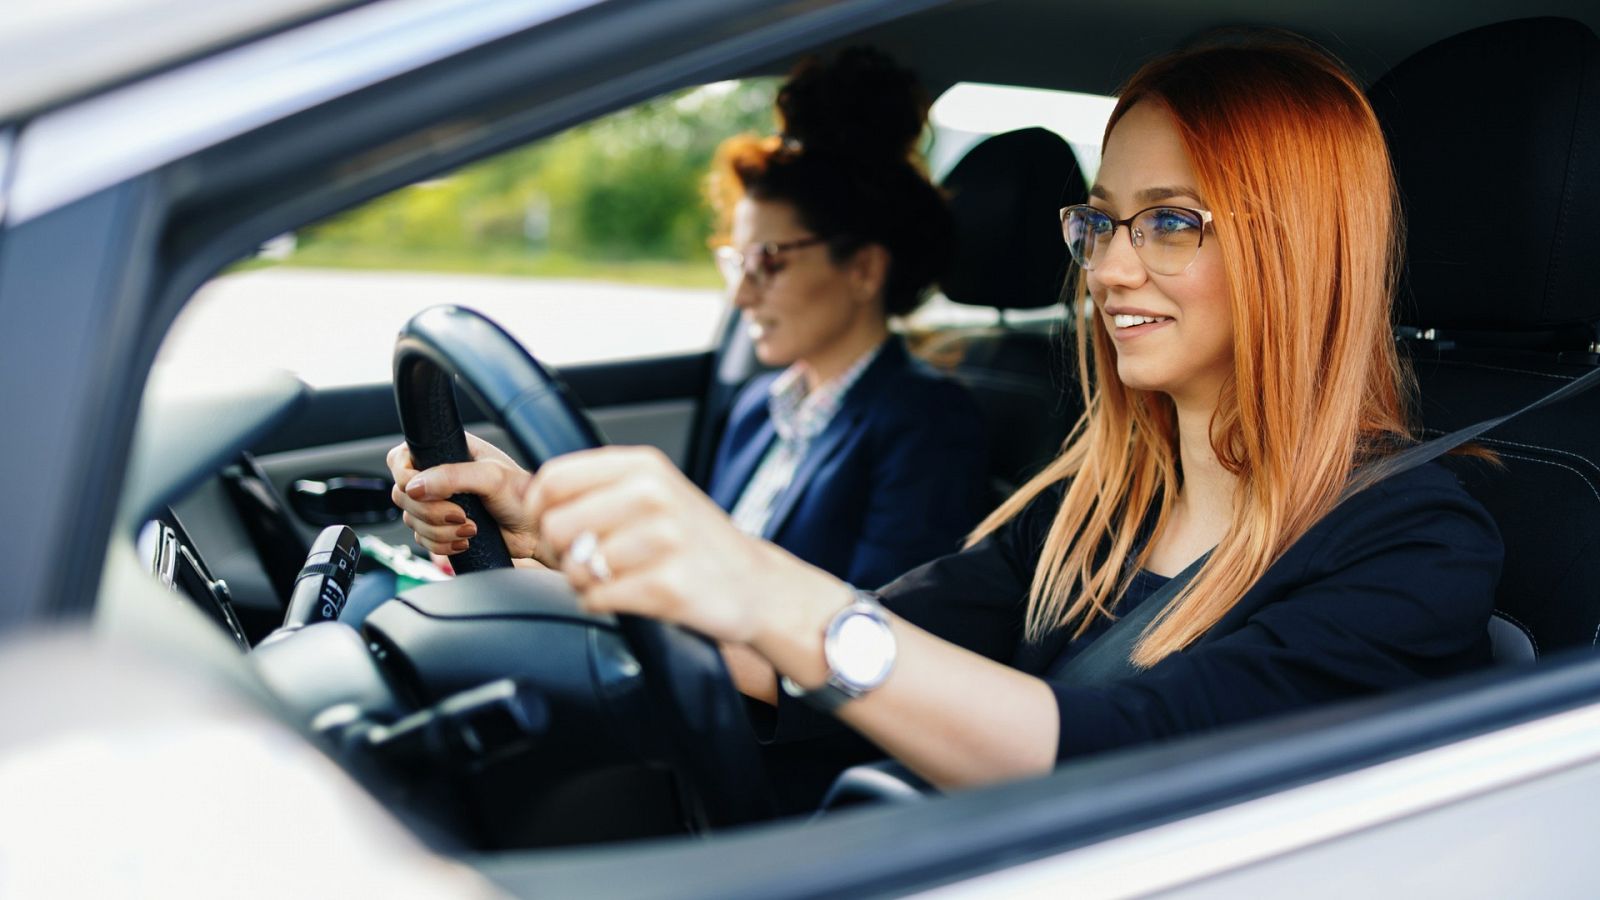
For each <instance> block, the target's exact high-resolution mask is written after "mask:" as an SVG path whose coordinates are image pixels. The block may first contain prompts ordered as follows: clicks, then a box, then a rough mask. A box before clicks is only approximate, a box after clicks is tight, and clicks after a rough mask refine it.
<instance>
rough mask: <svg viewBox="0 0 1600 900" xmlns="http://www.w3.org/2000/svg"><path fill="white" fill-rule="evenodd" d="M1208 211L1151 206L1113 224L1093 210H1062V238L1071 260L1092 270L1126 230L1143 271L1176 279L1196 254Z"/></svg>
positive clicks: (1209, 212) (1107, 217) (1207, 220)
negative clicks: (1143, 268) (1124, 228)
mask: <svg viewBox="0 0 1600 900" xmlns="http://www.w3.org/2000/svg"><path fill="white" fill-rule="evenodd" d="M1210 224H1211V211H1210V210H1205V209H1190V208H1189V207H1186V206H1152V207H1150V208H1148V209H1141V210H1139V211H1138V212H1136V213H1134V214H1133V215H1131V216H1129V217H1127V218H1126V219H1113V218H1111V216H1110V215H1108V214H1107V213H1106V212H1105V211H1104V210H1099V209H1095V208H1094V207H1092V206H1086V205H1079V206H1068V207H1066V208H1065V209H1063V210H1061V235H1062V237H1064V238H1066V241H1067V250H1069V251H1070V252H1071V253H1072V259H1073V261H1074V262H1076V263H1077V264H1078V265H1080V266H1082V267H1084V268H1085V269H1089V270H1092V269H1094V267H1095V264H1096V262H1097V260H1098V259H1099V257H1100V255H1101V254H1103V253H1104V252H1105V250H1106V248H1107V247H1108V246H1110V244H1111V239H1112V238H1113V237H1115V236H1116V233H1117V228H1118V227H1126V228H1127V229H1128V240H1129V241H1131V242H1132V243H1133V249H1134V252H1136V253H1138V254H1139V261H1140V262H1142V263H1144V267H1145V268H1146V269H1149V270H1150V271H1152V272H1154V273H1156V274H1157V275H1179V274H1182V273H1183V271H1184V270H1185V269H1187V268H1189V265H1190V264H1191V263H1193V262H1194V261H1195V257H1197V256H1199V255H1200V244H1201V242H1202V241H1204V240H1205V233H1206V226H1207V225H1210Z"/></svg>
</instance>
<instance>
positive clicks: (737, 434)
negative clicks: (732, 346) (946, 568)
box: [710, 336, 988, 588]
mask: <svg viewBox="0 0 1600 900" xmlns="http://www.w3.org/2000/svg"><path fill="white" fill-rule="evenodd" d="M777 377H778V373H775V372H774V373H768V374H766V375H762V376H761V377H758V378H756V379H754V380H753V381H752V382H751V383H750V384H749V385H747V386H746V387H745V388H744V390H742V391H741V392H740V393H739V396H738V398H737V399H736V400H735V401H734V405H733V410H732V412H731V413H730V414H729V418H728V427H727V430H726V431H725V432H724V434H723V437H722V443H721V445H720V446H719V447H718V450H717V460H716V467H715V468H714V469H713V470H712V474H711V485H710V494H711V497H712V499H714V500H715V501H716V502H717V503H718V505H720V506H721V507H722V508H723V509H726V510H731V509H733V507H734V505H735V504H736V503H738V501H739V495H740V494H741V493H743V492H744V488H745V485H746V484H748V483H749V482H750V478H751V476H752V475H754V474H755V471H756V468H757V466H759V465H760V464H761V460H762V458H763V457H765V456H766V454H767V450H768V448H770V447H771V446H772V442H773V441H774V440H776V439H777V431H776V428H775V427H774V426H773V424H772V419H771V418H770V415H769V409H768V405H767V401H768V397H769V395H770V388H771V385H772V382H773V380H774V379H776V378H777ZM987 434H988V430H987V429H986V428H985V427H984V424H983V414H982V413H981V412H980V411H979V409H978V405H977V403H976V402H975V401H974V400H973V399H972V396H971V394H969V393H968V392H967V390H966V388H964V387H962V386H961V385H960V384H958V383H956V382H955V381H953V380H951V379H950V378H948V377H946V376H944V375H941V374H939V373H938V372H937V371H935V370H934V369H933V368H932V367H930V366H929V365H927V364H926V363H924V362H922V361H921V360H918V359H915V358H914V357H912V356H911V354H910V353H909V352H908V351H907V350H906V347H905V342H904V341H902V340H901V339H900V338H899V337H898V336H891V337H890V338H889V340H888V342H887V343H885V344H884V346H883V349H882V350H881V351H879V353H878V356H877V358H876V359H874V360H873V361H872V362H871V363H869V364H868V365H867V368H866V369H865V370H864V371H863V372H862V373H861V377H860V378H859V379H857V381H856V383H855V384H854V385H851V387H850V389H849V390H848V391H847V392H846V393H845V395H844V397H843V398H842V399H841V401H840V403H839V409H838V411H837V412H836V413H835V414H834V417H833V419H832V420H831V421H830V422H829V423H828V425H827V427H826V428H824V429H823V431H822V433H821V434H819V435H818V436H817V437H816V438H815V439H813V440H812V442H811V445H810V447H808V448H807V449H806V455H805V457H804V458H803V459H802V460H801V461H800V465H799V467H798V468H797V469H796V470H795V475H794V479H793V481H791V482H790V484H789V486H788V488H786V489H785V490H784V491H783V492H782V493H781V494H779V495H778V497H777V499H776V500H775V501H774V502H773V508H772V516H771V518H770V519H769V520H768V521H767V527H766V530H765V531H764V532H763V533H762V535H761V536H762V537H764V538H766V539H767V540H769V541H772V542H773V543H775V544H777V545H778V546H780V547H782V548H784V549H785V550H788V551H789V552H790V553H793V554H794V555H795V556H798V557H799V558H801V559H803V560H805V561H806V562H809V563H811V564H812V565H815V566H817V567H819V568H821V569H825V570H827V571H828V572H831V573H833V574H834V575H836V576H838V577H839V578H842V579H844V580H845V581H848V582H849V583H851V584H854V585H857V586H860V587H865V588H874V587H878V586H879V585H882V584H886V583H888V582H889V581H891V580H893V579H894V578H895V577H897V576H899V575H900V574H902V573H904V572H907V571H910V570H911V569H913V568H915V567H917V566H919V565H921V564H922V563H925V562H927V561H928V560H931V559H934V558H936V557H939V556H943V555H944V554H946V553H952V552H954V551H955V550H957V549H959V548H960V546H961V541H962V539H963V538H964V537H965V536H966V534H967V533H968V532H969V531H970V530H971V529H972V527H973V526H974V525H976V524H977V523H978V519H979V518H980V517H981V516H982V514H983V512H984V509H983V504H984V500H985V493H984V489H985V484H986V473H987V463H988V441H987Z"/></svg>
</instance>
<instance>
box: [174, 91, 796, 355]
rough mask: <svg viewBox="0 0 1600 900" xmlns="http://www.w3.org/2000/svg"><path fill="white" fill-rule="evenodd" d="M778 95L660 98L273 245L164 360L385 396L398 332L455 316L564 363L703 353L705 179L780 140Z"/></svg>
mask: <svg viewBox="0 0 1600 900" xmlns="http://www.w3.org/2000/svg"><path fill="white" fill-rule="evenodd" d="M775 90H776V81H775V80H773V79H755V80H748V81H742V82H721V83H717V84H711V85H706V86H703V87H698V88H693V89H688V90H684V91H680V92H677V93H674V94H670V95H667V96H664V97H659V98H656V99H654V100H650V101H647V102H645V103H642V104H639V105H637V106H634V107H631V108H629V109H625V110H622V111H620V112H617V113H613V114H611V115H609V116H606V117H604V118H602V119H597V120H595V121H593V122H590V123H586V124H584V125H581V126H578V127H576V128H573V129H571V130H569V131H566V132H563V133H561V134H558V135H555V136H553V137H550V138H547V139H544V140H541V141H539V142H537V143H534V144H531V145H528V146H525V147H521V148H518V149H516V150H512V151H510V152H507V153H504V154H501V155H499V156H496V157H492V158H490V159H486V160H483V161H481V162H478V163H475V164H473V165H470V166H467V167H464V168H462V169H460V170H458V171H456V172H453V173H450V174H448V175H446V176H443V177H440V178H437V179H433V180H430V181H426V182H421V183H418V184H414V185H411V186H410V187H406V188H403V189H401V190H398V191H394V192H393V193H390V194H387V195H385V196H383V197H379V198H378V199H376V200H373V201H371V202H369V203H367V204H364V205H362V206H360V207H357V208H355V209H351V210H349V211H347V212H345V213H342V214H340V215H337V216H335V217H332V218H330V219H327V220H324V221H322V222H318V223H315V224H312V225H309V226H307V227H305V228H303V229H301V230H299V231H297V232H295V233H293V234H289V235H284V236H282V237H280V238H277V239H275V240H274V241H271V242H269V243H268V244H267V245H266V246H265V247H263V248H262V253H261V255H260V256H259V257H257V258H256V259H252V260H248V261H246V262H244V263H241V264H239V265H237V266H235V267H234V268H233V269H232V270H230V271H229V272H227V273H225V274H223V275H221V276H219V277H217V278H216V279H213V280H212V281H211V282H210V283H208V284H207V285H206V286H205V287H203V288H202V289H201V291H200V293H199V294H198V295H197V296H196V297H195V298H194V299H193V300H191V302H190V303H189V305H188V307H187V308H186V309H185V310H184V313H183V315H182V317H181V318H180V319H179V321H178V323H177V324H176V326H175V327H174V329H173V331H172V333H171V335H169V337H168V339H167V342H166V344H165V345H164V346H163V348H162V362H163V363H164V364H168V365H171V366H173V367H175V368H180V369H188V370H198V371H201V372H204V371H208V370H209V371H221V370H226V369H229V368H233V367H236V366H261V367H275V368H286V369H289V370H291V371H293V372H295V373H296V374H298V375H299V376H300V377H301V378H303V379H304V380H306V381H307V382H308V383H310V384H312V385H314V386H319V387H327V386H335V385H347V384H363V383H376V382H382V381H387V380H388V379H389V377H390V376H389V365H390V362H389V361H390V355H391V353H392V351H393V340H394V334H395V333H396V331H397V330H398V329H399V328H400V326H401V325H402V324H403V323H404V322H405V321H406V320H407V319H408V318H410V317H411V316H412V315H413V314H414V313H416V312H417V311H419V310H421V309H424V308H426V307H428V306H431V305H434V304H438V303H446V302H448V303H457V304H461V305H464V306H469V307H472V308H474V309H478V310H480V311H482V312H484V313H485V314H487V315H489V316H490V317H491V318H494V319H495V320H496V321H498V322H500V323H501V324H502V325H504V326H505V327H506V328H507V329H508V330H509V331H511V333H512V334H514V335H515V336H516V337H517V338H518V339H519V340H521V341H522V342H523V343H524V345H526V346H527V347H528V348H529V349H530V350H531V351H532V352H533V353H534V354H535V355H537V356H539V357H540V358H541V359H543V360H545V361H547V362H549V363H552V364H554V365H558V366H559V365H568V364H573V363H583V362H599V361H610V360H621V359H630V358H641V357H649V356H659V355H669V354H678V353H686V352H697V351H703V350H706V349H708V348H710V347H711V346H712V344H713V342H714V341H715V338H716V334H717V329H718V324H719V323H720V322H721V320H722V316H723V314H724V311H725V308H726V302H725V300H724V298H723V291H722V281H721V278H720V277H719V276H718V274H717V270H716V267H715V266H714V265H713V263H712V260H711V255H710V250H709V249H708V243H707V241H708V238H709V237H710V235H711V231H712V227H713V221H712V213H711V210H710V208H709V206H708V205H707V203H706V200H705V195H704V187H703V186H704V183H705V175H706V172H707V170H708V168H709V166H710V161H711V156H712V153H713V152H714V151H715V149H716V146H717V144H718V143H720V142H721V141H722V140H723V139H724V138H726V137H728V136H730V135H733V134H736V133H739V132H742V131H760V132H768V131H770V130H771V128H772V122H771V109H772V100H773V94H774V91H775ZM309 322H315V323H317V324H316V327H315V328H307V327H306V323H309Z"/></svg>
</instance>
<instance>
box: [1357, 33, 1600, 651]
mask: <svg viewBox="0 0 1600 900" xmlns="http://www.w3.org/2000/svg"><path fill="white" fill-rule="evenodd" d="M1368 93H1369V96H1370V97H1371V99H1372V102H1373V105H1374V108H1375V109H1376V110H1377V113H1378V116H1379V119H1380V121H1381V122H1382V123H1383V127H1384V131H1385V133H1386V135H1387V137H1388V139H1389V143H1390V148H1391V151H1392V153H1393V156H1394V164H1395V170H1396V174H1397V177H1398V179H1399V184H1400V189H1401V193H1402V200H1403V203H1404V206H1405V209H1406V221H1407V228H1406V233H1407V245H1408V249H1407V255H1406V267H1405V271H1404V278H1403V282H1402V288H1401V292H1400V296H1399V299H1398V303H1397V323H1398V337H1399V340H1400V342H1401V346H1402V347H1403V349H1404V350H1405V351H1406V353H1407V355H1408V356H1409V357H1410V359H1411V361H1412V364H1413V367H1414V369H1415V371H1416V375H1417V380H1418V385H1419V388H1420V409H1419V410H1418V412H1419V414H1420V415H1419V418H1420V421H1421V423H1422V426H1423V429H1424V431H1425V432H1426V434H1427V435H1428V436H1434V435H1437V434H1442V433H1446V432H1449V431H1451V430H1453V429H1456V428H1458V427H1461V426H1464V425H1468V424H1471V423H1473V422H1476V421H1480V420H1483V419H1487V418H1489V417H1491V416H1494V415H1498V414H1501V413H1504V412H1509V411H1511V410H1513V409H1516V408H1519V407H1520V406H1522V405H1523V404H1525V403H1527V402H1529V401H1531V400H1533V399H1535V398H1537V397H1539V396H1541V395H1543V394H1546V393H1549V392H1550V391H1552V390H1554V389H1555V388H1556V387H1558V386H1559V385H1560V384H1561V383H1563V382H1564V381H1570V380H1572V379H1574V378H1577V377H1579V376H1581V375H1583V374H1585V373H1586V372H1588V371H1591V370H1592V369H1593V368H1594V366H1595V365H1596V364H1597V363H1600V356H1597V352H1600V343H1597V339H1600V331H1597V322H1600V259H1597V257H1596V255H1595V254H1594V252H1593V248H1594V247H1596V246H1600V217H1597V216H1596V215H1595V211H1596V210H1600V39H1597V38H1596V37H1595V35H1594V33H1593V32H1591V31H1589V29H1588V28H1586V27H1585V26H1583V25H1581V24H1579V23H1578V22H1574V21H1571V20H1567V19H1552V18H1540V19H1524V20H1519V21H1513V22H1504V23H1499V24H1495V25H1489V26H1486V27H1483V28H1478V29H1475V30H1473V31H1469V32H1465V33H1463V34H1460V35H1456V36H1454V37H1451V38H1449V39H1447V40H1444V41H1441V42H1439V43H1437V44H1434V45H1432V46H1430V47H1428V48H1426V49H1424V50H1422V51H1419V52H1418V53H1416V54H1415V55H1413V56H1412V57H1411V58H1409V59H1407V60H1406V61H1405V62H1403V63H1401V64H1400V65H1398V66H1396V67H1395V68H1394V69H1393V70H1392V71H1391V72H1390V73H1389V74H1387V75H1385V76H1384V77H1383V78H1382V79H1380V80H1379V81H1378V82H1376V83H1375V84H1374V85H1373V86H1372V88H1371V89H1370V91H1369V92H1368ZM1480 444H1481V445H1482V446H1483V447H1485V448H1487V449H1489V450H1492V451H1493V452H1494V453H1495V454H1496V455H1497V456H1498V457H1499V459H1500V463H1501V465H1502V466H1503V467H1497V466H1495V465H1491V464H1486V463H1485V462H1483V461H1481V460H1477V459H1473V458H1471V457H1467V456H1455V457H1451V458H1449V459H1448V461H1447V464H1449V465H1451V466H1452V467H1453V468H1454V469H1456V471H1457V472H1458V474H1459V475H1460V477H1461V479H1462V481H1463V483H1464V484H1465V485H1466V486H1467V488H1468V490H1470V491H1471V492H1472V494H1473V495H1474V496H1476V497H1477V498H1478V499H1479V500H1480V501H1481V502H1482V503H1483V504H1484V506H1485V507H1487V508H1488V510H1489V512H1490V513H1491V514H1492V515H1493V516H1494V518H1495V521H1496V522H1497V523H1498V524H1499V526H1500V530H1501V533H1502V536H1503V538H1504V540H1505V545H1506V559H1505V568H1504V571H1503V574H1502V577H1501V581H1500V586H1499V590H1498V594H1497V599H1496V606H1497V609H1496V612H1495V620H1494V622H1493V623H1492V624H1491V628H1490V635H1491V639H1492V641H1493V644H1494V650H1495V656H1496V658H1497V659H1498V660H1528V659H1534V658H1537V657H1539V656H1542V655H1544V654H1547V653H1550V652H1553V651H1557V650H1562V649H1566V648H1571V647H1591V646H1594V645H1595V644H1596V642H1597V639H1600V634H1597V630H1596V629H1597V626H1600V462H1597V460H1600V392H1589V393H1586V394H1583V395H1580V396H1578V397H1576V398H1572V399H1570V400H1567V401H1566V402H1563V403H1561V404H1558V405H1555V406H1553V407H1549V408H1545V409H1540V410H1537V411H1535V412H1532V413H1530V414H1528V415H1525V416H1522V417H1520V418H1518V419H1516V420H1514V421H1512V422H1511V423H1508V424H1507V425H1505V426H1502V427H1501V428H1499V429H1496V430H1494V431H1491V432H1489V433H1488V435H1487V436H1485V437H1484V438H1483V439H1482V440H1481V441H1480Z"/></svg>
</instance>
